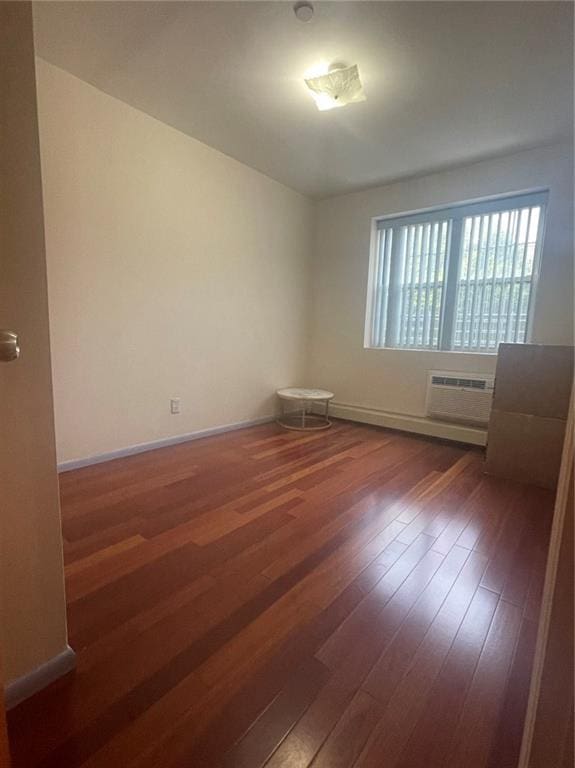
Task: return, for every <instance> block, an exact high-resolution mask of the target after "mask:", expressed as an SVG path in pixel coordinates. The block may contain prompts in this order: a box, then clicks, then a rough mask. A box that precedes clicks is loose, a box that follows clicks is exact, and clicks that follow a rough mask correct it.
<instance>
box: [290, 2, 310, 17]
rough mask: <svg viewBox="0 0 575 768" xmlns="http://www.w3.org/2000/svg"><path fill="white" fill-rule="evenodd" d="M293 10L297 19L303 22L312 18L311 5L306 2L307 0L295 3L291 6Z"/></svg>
mask: <svg viewBox="0 0 575 768" xmlns="http://www.w3.org/2000/svg"><path fill="white" fill-rule="evenodd" d="M293 12H294V13H295V17H296V19H297V20H298V21H303V22H304V23H306V22H308V21H311V20H312V18H313V5H312V4H311V3H308V2H307V0H303V1H302V2H300V3H296V4H295V5H294V7H293Z"/></svg>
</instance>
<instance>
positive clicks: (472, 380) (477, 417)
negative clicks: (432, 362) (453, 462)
mask: <svg viewBox="0 0 575 768" xmlns="http://www.w3.org/2000/svg"><path fill="white" fill-rule="evenodd" d="M494 384H495V376H493V375H486V374H483V373H458V372H455V371H429V372H428V377H427V402H426V414H427V416H429V417H430V418H433V419H442V420H444V421H454V422H459V423H461V424H473V425H475V426H487V423H488V422H489V413H490V411H491V402H492V400H493V388H494Z"/></svg>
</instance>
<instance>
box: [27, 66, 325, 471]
mask: <svg viewBox="0 0 575 768" xmlns="http://www.w3.org/2000/svg"><path fill="white" fill-rule="evenodd" d="M37 71H38V92H39V117H40V139H41V150H42V169H43V183H44V193H45V218H46V246H47V255H48V284H49V295H50V320H51V334H52V355H53V370H54V396H55V405H56V434H57V448H58V459H59V461H66V460H71V459H78V458H83V457H87V456H92V455H95V454H98V453H101V452H107V451H111V450H115V449H119V448H123V447H126V446H130V445H133V444H137V443H141V442H148V441H152V440H156V439H161V438H164V437H171V436H174V435H178V434H185V433H188V432H192V431H195V430H201V429H206V428H210V427H215V426H218V425H225V424H230V423H234V422H238V421H243V420H247V419H252V418H256V417H260V416H265V415H268V414H272V413H273V410H274V406H275V403H274V398H273V392H274V390H275V389H276V388H278V387H280V386H289V385H292V384H297V383H300V382H301V381H302V376H303V373H304V370H303V369H304V364H305V360H306V356H307V350H306V329H307V327H308V322H309V318H308V311H309V295H308V286H309V270H310V256H311V246H312V238H313V214H314V205H313V204H312V203H311V201H309V200H308V199H306V198H305V197H303V196H301V195H299V194H297V193H295V192H293V191H291V190H289V189H287V188H286V187H284V186H282V185H281V184H279V183H277V182H275V181H272V180H271V179H269V178H267V177H265V176H263V175H262V174H260V173H258V172H256V171H254V170H252V169H250V168H248V167H247V166H245V165H242V164H241V163H239V162H236V161H235V160H232V159H230V158H228V157H226V156H225V155H223V154H221V153H220V152H217V151H216V150H213V149H211V148H209V147H207V146H206V145H204V144H202V143H200V142H198V141H195V140H194V139H191V138H189V137H188V136H186V135H184V134H182V133H180V132H178V131H176V130H174V129H173V128H170V127H168V126H167V125H165V124H163V123H161V122H159V121H158V120H155V119H153V118H151V117H149V116H148V115H146V114H144V113H142V112H140V111H138V110H136V109H134V108H132V107H129V106H127V105H126V104H124V103H122V102H120V101H118V100H116V99H114V98H112V97H110V96H107V95H106V94H104V93H102V92H101V91H98V90H97V89H95V88H93V87H92V86H90V85H88V84H86V83H85V82H83V81H81V80H79V79H77V78H75V77H73V76H72V75H70V74H68V73H66V72H64V71H62V70H60V69H58V68H56V67H54V66H52V65H50V64H48V63H46V62H44V61H42V60H38V61H37ZM171 397H180V398H181V410H182V412H181V415H179V416H172V415H171V414H170V410H169V400H170V398H171Z"/></svg>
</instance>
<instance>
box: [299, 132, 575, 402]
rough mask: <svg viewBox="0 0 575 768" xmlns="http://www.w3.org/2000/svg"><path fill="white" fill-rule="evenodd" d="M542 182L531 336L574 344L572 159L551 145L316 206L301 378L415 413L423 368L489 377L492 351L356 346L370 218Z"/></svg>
mask: <svg viewBox="0 0 575 768" xmlns="http://www.w3.org/2000/svg"><path fill="white" fill-rule="evenodd" d="M536 187H549V189H550V195H549V208H548V219H547V230H546V237H545V244H544V252H543V254H542V265H541V276H540V280H539V286H538V291H537V297H536V304H535V308H534V324H533V339H532V340H533V341H534V342H541V343H548V344H571V343H572V342H573V157H572V152H571V148H570V147H569V146H567V145H558V146H552V147H551V146H550V147H545V148H540V149H537V150H531V151H525V152H521V153H518V154H515V155H509V156H507V157H503V158H499V159H494V160H490V161H488V162H482V163H477V164H474V165H470V166H468V167H463V168H458V169H456V170H452V171H449V172H443V173H435V174H432V175H429V176H425V177H421V178H417V179H411V180H406V181H402V182H399V183H396V184H390V185H388V186H385V187H379V188H377V189H370V190H366V191H364V192H357V193H354V194H350V195H343V196H339V197H334V198H330V199H327V200H324V201H322V202H321V203H319V204H318V231H317V252H316V259H315V274H314V293H313V300H312V306H313V326H312V344H311V357H310V364H309V371H310V376H309V378H310V380H312V381H313V382H314V384H315V385H316V386H322V387H328V388H330V389H332V390H333V391H334V392H335V393H336V401H337V402H339V403H345V404H350V405H354V406H361V407H364V408H372V409H375V410H378V409H379V410H384V411H391V412H394V413H403V414H410V415H415V416H422V415H424V413H425V389H426V376H427V371H428V370H433V369H439V370H444V369H446V370H460V371H467V372H480V373H489V372H494V370H495V356H494V355H477V354H467V353H454V352H414V351H407V350H370V349H364V347H363V342H364V324H365V304H366V296H367V277H368V266H369V250H370V235H371V220H372V218H373V217H375V216H382V215H387V214H394V213H403V212H408V211H413V210H417V209H422V208H427V207H433V206H441V205H448V204H450V203H455V202H459V201H464V200H472V199H476V198H481V197H486V196H490V195H496V194H501V193H507V192H515V191H521V190H528V189H533V188H536Z"/></svg>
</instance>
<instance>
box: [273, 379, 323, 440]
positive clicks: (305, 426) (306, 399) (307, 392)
mask: <svg viewBox="0 0 575 768" xmlns="http://www.w3.org/2000/svg"><path fill="white" fill-rule="evenodd" d="M276 394H277V396H278V397H279V399H280V402H281V405H282V412H281V416H280V417H279V418H278V420H277V422H278V424H281V426H282V427H285V428H286V429H297V430H300V431H302V432H307V431H311V430H314V429H328V428H329V427H331V421H330V420H329V418H328V411H329V401H330V400H331V399H332V398H333V396H334V395H333V392H328V391H327V390H326V389H304V388H303V387H288V388H287V389H278V391H277V393H276ZM288 401H292V402H293V401H295V402H298V403H300V407H299V408H298V409H297V410H295V411H294V410H288V411H286V408H285V405H286V402H288ZM313 403H323V405H324V412H323V413H311V412H310V410H309V408H310V404H312V405H313Z"/></svg>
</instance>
